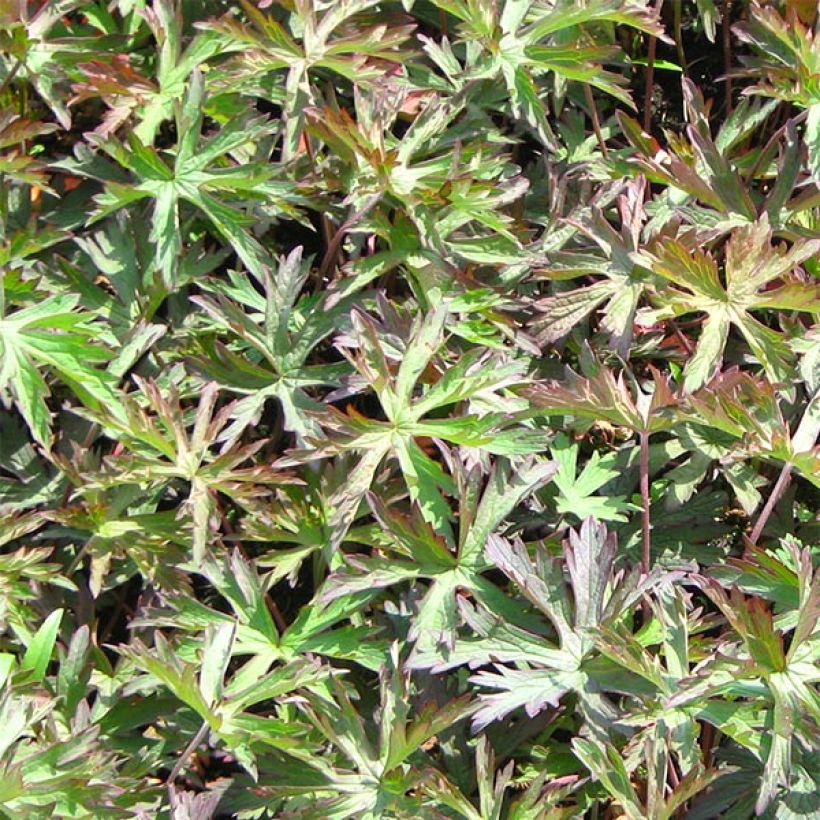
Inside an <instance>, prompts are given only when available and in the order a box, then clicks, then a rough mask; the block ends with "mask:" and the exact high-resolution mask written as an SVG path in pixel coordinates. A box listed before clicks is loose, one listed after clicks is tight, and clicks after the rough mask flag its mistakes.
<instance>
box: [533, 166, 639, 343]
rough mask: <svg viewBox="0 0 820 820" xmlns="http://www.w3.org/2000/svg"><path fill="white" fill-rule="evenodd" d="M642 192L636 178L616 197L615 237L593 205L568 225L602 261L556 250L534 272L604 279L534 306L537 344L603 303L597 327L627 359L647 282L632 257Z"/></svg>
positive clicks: (564, 332)
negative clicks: (597, 250)
mask: <svg viewBox="0 0 820 820" xmlns="http://www.w3.org/2000/svg"><path fill="white" fill-rule="evenodd" d="M645 192H646V180H645V179H644V178H643V177H642V176H638V177H637V178H636V179H635V180H634V181H633V182H631V183H630V184H629V185H628V186H627V187H626V190H625V191H624V193H623V194H621V195H620V196H619V197H618V200H617V205H618V212H619V215H620V219H621V230H620V232H617V231H616V230H615V229H614V228H613V227H612V226H611V225H610V224H609V222H607V220H606V219H605V218H604V216H603V213H602V212H601V211H600V209H598V208H597V207H594V206H593V208H592V210H591V213H590V214H587V213H585V212H581V213H580V214H577V215H574V216H572V217H570V218H569V219H568V220H567V222H568V223H569V224H570V225H571V226H572V227H574V228H576V229H577V230H578V232H579V233H580V234H582V235H583V236H584V237H588V238H589V239H590V240H591V241H592V242H594V243H595V244H596V245H597V246H598V247H599V248H600V250H601V251H602V252H603V257H604V258H603V259H602V258H601V257H600V256H598V255H597V254H594V253H592V252H591V249H587V248H586V247H584V248H582V249H571V250H564V251H558V252H556V253H554V254H551V255H550V259H549V263H548V264H547V265H546V266H545V267H544V268H542V269H540V270H539V276H544V277H546V278H548V279H557V280H564V279H574V278H576V277H581V276H588V275H590V274H596V273H602V274H604V275H605V277H606V278H605V279H599V280H597V281H594V282H592V283H591V284H587V285H584V286H583V287H580V288H576V289H575V290H571V291H566V292H561V293H557V294H554V295H552V296H547V297H545V298H543V299H539V300H538V301H537V302H535V305H534V307H535V308H536V310H537V311H538V313H539V314H540V315H539V316H538V318H536V319H535V320H534V321H533V322H532V328H533V330H535V331H536V333H537V338H538V341H539V342H540V343H541V344H546V343H550V342H555V341H558V340H559V339H561V338H563V337H564V336H566V335H567V334H568V333H569V332H570V331H571V330H572V328H574V327H575V326H576V325H577V324H579V323H580V322H581V321H582V320H583V319H584V318H586V317H587V316H588V315H589V314H590V313H591V312H592V311H594V310H595V309H596V308H598V307H599V306H600V305H602V304H604V303H606V307H605V308H604V309H603V317H602V328H603V330H604V331H605V332H606V333H608V334H609V336H610V344H611V345H612V347H613V348H614V349H615V350H617V351H618V353H619V354H620V355H621V357H623V358H627V357H628V354H629V348H630V345H631V343H632V335H633V326H634V323H635V314H636V311H637V309H638V305H639V303H640V300H641V297H642V296H643V294H644V292H645V290H646V289H647V286H648V281H647V278H648V277H647V276H646V274H645V273H644V271H643V270H642V269H641V268H640V266H638V265H637V264H636V263H635V261H634V259H633V258H632V257H633V254H634V253H635V252H636V251H637V250H638V248H639V245H640V237H641V229H642V226H643V222H644V221H645V218H646V214H645V212H644V207H643V200H644V195H645Z"/></svg>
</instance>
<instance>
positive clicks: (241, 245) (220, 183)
mask: <svg viewBox="0 0 820 820" xmlns="http://www.w3.org/2000/svg"><path fill="white" fill-rule="evenodd" d="M203 99H204V83H203V79H202V74H201V72H199V71H198V70H197V71H194V72H193V73H192V74H191V77H190V79H189V82H188V87H187V92H186V95H185V98H184V100H183V102H182V104H181V106H180V107H179V108H178V110H177V130H178V133H179V134H180V135H181V137H180V141H179V144H178V146H177V149H176V155H175V157H174V161H173V165H169V164H168V163H167V162H166V161H165V159H164V158H163V157H162V155H161V154H160V152H159V151H157V150H156V149H154V148H152V147H150V146H147V145H144V144H143V143H142V142H141V141H140V139H139V137H137V136H136V134H133V133H132V134H131V135H130V136H129V138H128V142H127V145H126V144H123V143H121V142H119V141H118V140H117V139H115V138H114V137H110V138H108V139H101V138H99V137H93V138H92V141H93V143H94V144H96V145H97V146H98V147H99V148H100V149H101V150H102V151H104V152H105V153H107V154H108V155H109V156H110V157H111V158H112V159H113V160H114V161H115V162H116V163H117V164H118V165H119V166H121V167H122V168H123V169H125V170H126V171H127V172H128V173H129V174H130V175H131V177H132V178H135V179H134V181H132V182H129V183H125V184H123V183H122V182H120V181H119V180H118V179H117V176H115V174H114V173H113V172H112V169H110V167H109V169H107V171H108V173H107V176H105V177H104V178H103V179H104V181H105V182H106V190H105V192H104V193H102V194H99V195H98V196H97V197H96V202H97V206H98V208H97V212H96V213H95V215H94V216H93V217H92V220H91V221H96V220H99V219H101V218H102V217H104V216H106V215H108V214H110V213H114V212H116V211H118V210H119V209H120V208H125V207H128V206H130V205H132V204H133V203H136V202H139V201H140V200H143V199H151V200H152V201H153V210H152V222H151V240H152V242H153V243H154V245H155V248H156V264H157V267H158V269H159V270H160V271H161V273H162V276H163V278H164V280H165V282H166V284H167V285H168V286H169V287H170V286H171V285H173V284H174V283H175V275H176V270H177V266H178V264H179V256H180V252H181V248H182V235H181V225H180V203H181V202H182V201H185V202H188V203H189V204H191V205H193V206H194V208H195V209H196V210H197V211H199V212H200V213H201V214H202V215H203V216H205V217H206V219H207V220H208V222H209V223H210V224H211V225H212V226H213V227H214V229H215V230H216V231H217V233H218V234H219V235H220V236H221V237H222V238H223V239H224V240H225V241H226V242H227V243H228V244H230V246H231V247H232V248H233V249H234V251H235V252H236V254H237V256H238V257H239V259H240V260H241V261H242V262H243V263H244V264H245V265H246V266H247V267H248V269H249V270H250V271H252V272H253V273H254V274H255V275H256V276H258V277H259V278H260V279H261V278H263V277H264V276H265V269H266V266H267V264H268V261H269V260H268V256H267V254H266V252H265V251H264V250H263V248H262V246H261V245H260V244H259V242H258V240H257V239H256V238H255V237H254V236H253V235H252V234H251V232H250V230H249V228H250V225H251V224H252V221H253V220H252V219H250V218H249V217H248V216H247V214H245V213H243V212H242V211H241V210H239V209H238V208H237V207H236V206H235V205H234V204H233V203H232V199H233V198H235V197H237V196H242V197H246V198H248V197H250V198H251V199H254V200H256V199H260V198H261V197H262V196H263V195H264V197H265V200H266V205H267V206H268V207H270V206H273V208H274V210H276V208H277V206H276V205H275V204H274V203H277V202H278V205H279V206H281V208H282V212H288V213H291V214H293V213H294V210H293V207H292V205H291V204H290V203H289V202H288V201H287V200H288V198H289V191H288V186H287V185H285V186H277V184H276V183H274V182H272V181H271V177H272V176H273V175H274V173H275V172H276V168H275V167H274V166H270V165H269V166H263V164H261V163H257V162H247V161H244V160H243V161H242V162H241V164H239V163H237V162H236V161H235V160H233V159H232V157H233V155H234V154H235V153H236V152H237V151H238V150H239V149H241V148H242V147H243V146H246V145H248V144H253V143H254V142H256V141H257V140H261V139H262V138H263V137H265V136H267V135H270V134H271V133H273V130H274V126H273V125H272V124H271V123H270V122H269V121H267V120H266V119H265V118H263V117H248V118H244V119H236V120H233V121H232V122H231V123H229V124H228V125H226V126H225V127H224V128H222V129H221V130H220V131H218V132H217V133H216V134H215V135H213V136H211V137H208V138H206V139H205V140H202V138H201V131H202V124H203V111H202V104H203ZM69 167H71V169H72V170H73V171H74V172H76V173H85V174H88V175H91V176H94V174H95V173H96V172H95V171H93V170H92V166H91V164H90V161H81V162H80V163H79V164H77V163H70V164H69ZM116 170H117V171H118V170H119V169H116ZM280 193H281V194H282V197H281V198H280V196H279V195H280Z"/></svg>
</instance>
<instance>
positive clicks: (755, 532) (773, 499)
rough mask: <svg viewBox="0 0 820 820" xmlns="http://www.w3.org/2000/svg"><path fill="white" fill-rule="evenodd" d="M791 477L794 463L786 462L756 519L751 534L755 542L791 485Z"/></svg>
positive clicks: (754, 542) (750, 537) (750, 538)
mask: <svg viewBox="0 0 820 820" xmlns="http://www.w3.org/2000/svg"><path fill="white" fill-rule="evenodd" d="M791 477H792V465H791V464H784V465H783V469H782V470H781V471H780V475H779V476H778V477H777V481H776V482H775V485H774V487H773V488H772V491H771V493H769V498H768V499H767V500H766V504H765V506H764V507H763V509H762V510H761V511H760V515H759V516H758V518H757V521H755V525H754V527H753V528H752V534H751V535H750V536H749V540H750V541H751V542H752V543H753V544H756V543H757V539H758V538H760V536H761V534H762V533H763V528H764V527H765V526H766V522H767V521H768V520H769V518H770V517H771V514H772V512H773V511H774V508H775V505H776V504H777V502H778V501H780V496H782V495H783V493H784V492H785V490H786V487H788V486H789V481H791Z"/></svg>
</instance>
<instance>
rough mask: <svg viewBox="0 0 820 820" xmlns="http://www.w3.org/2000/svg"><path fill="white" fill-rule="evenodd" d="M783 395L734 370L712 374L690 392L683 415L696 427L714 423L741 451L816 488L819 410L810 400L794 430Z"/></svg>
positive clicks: (819, 466)
mask: <svg viewBox="0 0 820 820" xmlns="http://www.w3.org/2000/svg"><path fill="white" fill-rule="evenodd" d="M780 402H781V399H780V398H779V397H778V394H777V393H776V391H775V389H774V386H773V385H772V384H771V383H770V382H768V381H767V380H765V379H756V378H754V377H753V376H750V375H749V374H748V373H743V372H741V371H739V370H737V369H736V368H734V369H732V370H729V371H726V372H724V373H722V374H720V375H719V376H717V377H715V378H714V379H713V380H712V381H711V382H710V383H709V384H708V385H706V386H705V387H703V388H701V390H699V391H697V392H696V393H694V394H693V395H692V396H690V397H689V398H688V399H687V401H686V403H685V404H684V405H683V407H682V410H681V416H682V417H683V418H688V420H689V421H691V422H692V423H694V424H695V425H700V426H706V427H713V428H716V429H717V430H720V431H721V432H723V433H727V434H728V435H730V436H732V437H734V438H735V439H737V440H738V441H739V442H740V443H739V449H740V450H741V452H744V451H745V452H746V453H748V454H749V455H759V456H762V457H763V458H766V459H770V460H773V461H776V462H779V463H781V464H782V463H785V464H787V465H791V466H792V467H793V468H794V469H796V470H797V471H799V473H800V474H801V475H803V476H804V477H805V478H807V479H808V480H809V481H811V482H812V483H813V484H815V485H817V486H820V455H819V454H818V447H817V445H816V440H817V436H818V433H820V420H819V419H818V408H819V407H820V402H818V400H817V399H816V398H813V399H812V400H811V401H810V402H809V403H808V405H807V406H806V409H805V412H804V414H803V418H802V419H801V420H800V424H799V425H798V427H797V429H796V430H795V432H794V434H792V432H791V430H790V428H789V425H788V424H787V423H786V421H785V419H784V418H783V412H782V410H781V407H780Z"/></svg>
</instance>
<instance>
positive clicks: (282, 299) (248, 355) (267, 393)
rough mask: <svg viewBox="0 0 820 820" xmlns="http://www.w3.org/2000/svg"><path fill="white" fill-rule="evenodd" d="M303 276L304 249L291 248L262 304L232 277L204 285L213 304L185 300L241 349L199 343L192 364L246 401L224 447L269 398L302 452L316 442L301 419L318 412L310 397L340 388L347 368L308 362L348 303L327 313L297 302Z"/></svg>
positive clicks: (308, 300)
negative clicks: (200, 349) (308, 441)
mask: <svg viewBox="0 0 820 820" xmlns="http://www.w3.org/2000/svg"><path fill="white" fill-rule="evenodd" d="M309 274H310V264H309V260H307V262H303V261H302V248H301V247H297V248H295V249H294V250H293V251H291V253H290V254H289V255H288V256H287V257H283V258H282V259H281V260H280V262H279V266H278V268H277V271H276V273H275V274H271V273H268V272H266V274H265V276H264V278H263V280H262V283H263V285H264V289H265V295H264V297H263V296H261V295H260V294H259V293H258V291H257V290H256V289H255V288H254V287H253V285H252V283H251V282H250V281H248V280H247V279H246V278H243V277H240V276H238V275H233V276H231V277H230V282H229V283H226V282H222V281H219V280H213V281H210V282H204V283H202V287H203V288H205V289H207V290H211V291H213V292H215V297H214V298H211V297H209V296H195V297H192V299H191V301H192V302H194V303H196V304H198V305H199V306H200V307H202V308H203V309H204V310H205V312H206V313H207V315H208V317H209V319H211V320H212V322H213V323H214V324H215V325H216V326H217V327H218V328H220V329H221V330H222V331H223V332H226V333H230V334H231V335H232V336H234V337H236V338H238V339H239V340H241V342H242V348H240V350H241V353H240V352H238V351H237V346H236V345H232V346H230V347H228V346H227V345H223V344H222V343H220V342H214V343H213V345H211V343H210V342H203V344H202V346H203V347H204V348H205V351H204V352H205V353H206V355H202V356H197V357H196V359H195V360H194V363H195V366H196V367H197V369H198V370H200V371H202V372H203V373H204V374H205V375H206V376H207V377H209V378H213V379H215V380H217V381H218V382H219V383H220V384H221V385H223V386H225V387H228V388H230V389H232V390H234V391H235V392H238V393H242V394H245V398H243V399H241V400H240V401H239V402H238V403H237V405H236V407H235V410H234V413H235V416H236V421H235V422H234V423H233V424H231V426H230V427H229V428H228V429H227V430H226V431H225V433H224V434H223V439H224V440H225V441H227V442H231V441H234V440H236V439H237V438H238V437H239V436H240V435H241V434H242V432H243V431H244V430H245V428H246V427H247V426H248V425H249V424H253V423H254V422H256V421H257V420H258V419H259V417H260V415H261V413H262V410H263V408H264V406H265V403H266V400H267V399H268V398H271V397H275V398H276V399H278V401H279V402H280V404H281V407H282V412H283V414H284V426H285V428H286V429H287V430H290V431H292V432H294V433H297V434H298V435H299V437H300V440H299V443H300V444H301V445H304V444H305V443H306V437H311V438H319V437H321V435H322V432H321V427H320V426H319V424H318V423H317V422H316V420H315V418H314V417H313V416H312V415H310V414H309V413H308V412H306V411H312V412H314V413H315V412H316V411H320V410H321V405H320V404H319V403H318V402H317V401H315V400H314V399H312V398H311V397H310V396H309V394H308V391H309V390H310V389H311V388H315V387H319V386H331V387H339V386H340V383H341V381H340V380H341V378H342V377H343V376H345V375H347V374H348V373H349V372H350V368H349V367H348V366H347V365H345V364H344V363H339V364H337V365H333V364H318V365H317V364H309V363H308V360H309V358H310V357H311V355H312V354H313V352H314V350H315V348H316V347H317V346H318V345H319V344H320V343H321V342H322V341H323V340H324V339H325V338H326V337H327V336H329V335H330V334H331V333H333V332H334V331H335V330H338V329H339V328H340V326H342V325H344V324H346V313H347V311H348V310H349V307H350V304H351V299H350V298H342V299H340V300H338V301H336V302H335V304H334V305H333V307H332V308H329V307H328V306H327V303H328V301H329V297H328V296H320V297H318V298H316V297H304V298H303V299H301V300H300V293H301V291H302V289H303V287H304V285H305V282H306V281H307V278H308V276H309Z"/></svg>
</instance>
